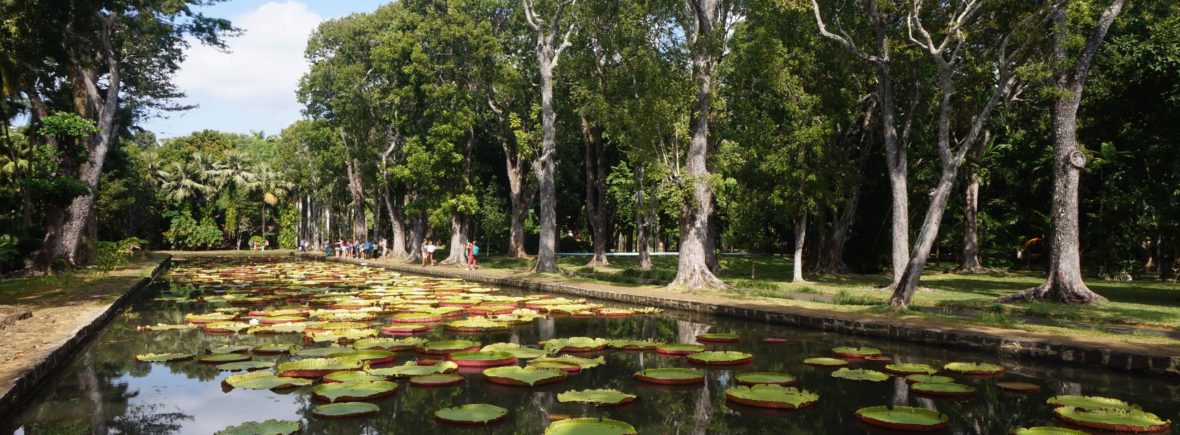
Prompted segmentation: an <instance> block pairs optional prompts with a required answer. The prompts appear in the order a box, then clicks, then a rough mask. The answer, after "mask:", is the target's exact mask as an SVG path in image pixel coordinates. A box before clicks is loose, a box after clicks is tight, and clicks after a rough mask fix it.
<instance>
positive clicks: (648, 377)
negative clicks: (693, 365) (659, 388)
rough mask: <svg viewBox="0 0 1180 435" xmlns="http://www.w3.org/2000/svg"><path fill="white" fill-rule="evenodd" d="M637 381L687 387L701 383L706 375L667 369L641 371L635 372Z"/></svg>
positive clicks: (679, 369)
mask: <svg viewBox="0 0 1180 435" xmlns="http://www.w3.org/2000/svg"><path fill="white" fill-rule="evenodd" d="M635 379H637V380H640V381H643V382H647V383H651V384H664V385H687V384H698V383H701V382H702V381H704V380H705V375H704V373H701V371H700V370H697V369H684V368H675V367H667V368H659V369H646V370H640V371H638V372H635Z"/></svg>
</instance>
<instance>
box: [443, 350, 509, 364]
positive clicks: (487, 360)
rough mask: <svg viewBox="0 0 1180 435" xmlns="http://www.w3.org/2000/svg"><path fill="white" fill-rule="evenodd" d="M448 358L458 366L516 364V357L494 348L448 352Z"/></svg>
mask: <svg viewBox="0 0 1180 435" xmlns="http://www.w3.org/2000/svg"><path fill="white" fill-rule="evenodd" d="M449 358H450V359H451V361H454V362H455V364H458V365H459V366H460V367H494V366H506V365H509V364H516V357H514V356H512V354H510V353H508V352H500V351H495V350H491V351H474V352H454V353H451V354H450V356H449Z"/></svg>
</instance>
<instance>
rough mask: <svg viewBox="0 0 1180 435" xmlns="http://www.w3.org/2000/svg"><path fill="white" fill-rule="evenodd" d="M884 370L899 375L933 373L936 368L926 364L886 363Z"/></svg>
mask: <svg viewBox="0 0 1180 435" xmlns="http://www.w3.org/2000/svg"><path fill="white" fill-rule="evenodd" d="M885 371H887V372H890V373H896V374H899V375H933V374H935V373H938V369H936V368H934V367H930V366H929V365H926V364H914V363H893V364H886V365H885Z"/></svg>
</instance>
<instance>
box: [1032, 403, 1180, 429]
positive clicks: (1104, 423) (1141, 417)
mask: <svg viewBox="0 0 1180 435" xmlns="http://www.w3.org/2000/svg"><path fill="white" fill-rule="evenodd" d="M1053 415H1054V416H1056V417H1057V418H1058V419H1060V420H1061V421H1064V422H1066V423H1069V424H1072V425H1075V426H1082V427H1086V428H1090V429H1099V430H1107V431H1116V432H1163V431H1166V430H1168V429H1170V428H1171V426H1172V422H1171V421H1170V420H1164V419H1162V418H1160V417H1159V416H1157V415H1155V414H1152V413H1150V412H1144V411H1140V410H1137V409H1114V408H1105V409H1094V410H1087V409H1081V408H1076V407H1073V406H1062V407H1059V408H1054V409H1053Z"/></svg>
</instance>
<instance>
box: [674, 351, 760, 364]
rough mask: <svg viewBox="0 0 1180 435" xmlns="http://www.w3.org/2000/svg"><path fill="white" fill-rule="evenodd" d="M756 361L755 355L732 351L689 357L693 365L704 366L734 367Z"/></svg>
mask: <svg viewBox="0 0 1180 435" xmlns="http://www.w3.org/2000/svg"><path fill="white" fill-rule="evenodd" d="M753 360H754V355H751V354H748V353H745V352H737V351H732V350H727V351H705V352H697V353H692V354H689V355H688V361H689V362H691V363H693V364H703V365H709V366H732V365H740V364H746V363H748V362H750V361H753Z"/></svg>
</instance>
